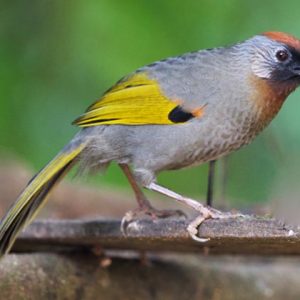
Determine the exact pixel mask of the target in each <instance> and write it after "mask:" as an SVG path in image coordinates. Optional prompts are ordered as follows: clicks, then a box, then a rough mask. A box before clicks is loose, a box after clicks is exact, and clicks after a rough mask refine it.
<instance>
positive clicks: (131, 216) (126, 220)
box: [121, 206, 187, 236]
mask: <svg viewBox="0 0 300 300" xmlns="http://www.w3.org/2000/svg"><path fill="white" fill-rule="evenodd" d="M145 217H146V218H151V219H152V220H155V219H159V218H182V217H184V219H187V215H186V214H185V213H184V212H183V211H181V210H159V209H155V208H154V207H152V206H150V207H149V206H147V207H143V208H138V209H136V210H133V211H128V212H127V213H126V214H125V216H124V217H123V219H122V221H121V232H122V233H123V235H125V236H126V235H127V228H128V226H129V224H130V223H133V222H134V221H136V220H139V219H145Z"/></svg>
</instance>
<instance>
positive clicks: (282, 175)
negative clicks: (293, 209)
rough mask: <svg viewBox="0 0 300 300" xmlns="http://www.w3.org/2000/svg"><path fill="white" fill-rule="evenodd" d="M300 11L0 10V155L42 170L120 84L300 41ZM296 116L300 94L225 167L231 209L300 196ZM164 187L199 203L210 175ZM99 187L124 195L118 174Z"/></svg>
mask: <svg viewBox="0 0 300 300" xmlns="http://www.w3.org/2000/svg"><path fill="white" fill-rule="evenodd" d="M299 8H300V3H299V1H296V0H295V1H288V2H282V1H279V0H278V1H277V0H273V1H258V0H256V1H238V0H226V1H212V0H206V1H195V0H186V1H184V2H183V1H178V0H173V1H169V0H168V1H167V0H165V1H164V0H151V1H148V0H139V1H137V0H136V1H133V0H131V1H121V0H119V1H116V0H115V1H114V0H85V1H84V0H74V1H58V0H51V1H47V0H32V1H29V2H28V1H21V0H15V1H1V5H0V147H1V148H0V151H1V152H0V153H1V155H2V156H5V155H7V153H13V154H14V155H16V156H17V157H20V158H22V159H24V160H25V161H28V163H29V164H32V166H33V168H35V169H36V170H38V169H39V168H40V167H41V166H42V165H44V164H45V163H46V162H47V161H48V160H50V159H51V158H52V157H53V156H54V155H55V154H56V152H57V151H58V150H59V149H60V148H61V147H62V146H63V145H64V144H66V143H67V142H68V141H69V140H70V138H71V137H72V136H73V134H74V133H75V132H76V131H77V128H75V127H73V126H72V125H71V122H72V121H73V119H75V118H76V117H77V116H78V115H80V114H81V113H82V112H83V111H84V110H85V109H86V107H87V106H88V105H89V104H90V103H92V102H93V101H95V100H96V99H97V98H98V97H99V96H100V95H101V94H102V92H104V91H105V90H106V89H107V88H109V87H110V86H111V85H112V84H113V83H114V82H115V81H117V80H118V79H119V78H121V77H122V76H123V75H125V74H127V73H128V72H131V71H133V70H134V69H136V68H138V67H140V66H142V65H145V64H148V63H151V62H153V61H155V60H158V59H162V58H165V57H168V56H174V55H177V54H181V53H184V52H188V51H192V50H197V49H201V48H210V47H215V46H221V45H225V44H231V43H235V42H237V41H240V40H243V39H246V38H248V37H250V36H252V35H254V34H257V33H260V32H263V31H268V30H280V31H286V32H289V33H291V34H293V35H296V36H299V37H300V26H299V25H300V21H299ZM299 113H300V91H297V92H295V93H294V94H293V95H292V96H291V97H290V98H289V100H288V101H287V103H286V104H285V106H284V107H283V109H282V110H281V112H280V114H279V116H278V117H277V118H276V119H275V120H274V121H273V123H272V125H271V126H270V127H269V128H268V129H267V130H266V131H265V132H264V133H263V134H262V135H261V136H260V137H259V138H258V139H257V140H256V141H255V142H254V143H253V144H251V145H250V146H248V147H246V148H244V149H242V150H241V151H239V152H237V153H234V154H232V155H231V156H230V157H229V159H228V161H227V188H226V198H227V199H229V200H230V201H231V204H232V205H237V206H239V205H240V206H241V205H247V206H248V205H249V204H251V203H252V204H253V203H257V202H262V201H267V200H268V199H269V198H272V197H277V195H279V193H278V189H279V190H280V191H282V189H286V190H287V191H288V190H289V189H291V188H292V186H293V188H296V189H297V188H298V183H297V178H298V177H297V174H299V171H298V169H299V170H300V158H299V150H300V137H299V131H300V122H299ZM219 170H220V165H219ZM218 173H220V171H219V172H218ZM218 178H219V182H218V185H217V187H216V188H217V192H218V193H219V194H220V190H221V184H220V174H218ZM99 181H100V183H99ZM159 181H160V182H161V183H163V184H164V185H167V186H168V187H170V188H173V189H175V190H176V191H178V192H182V193H185V194H187V195H190V196H193V197H198V198H200V197H203V196H204V195H205V192H206V182H207V165H205V166H204V165H203V166H200V167H197V168H193V169H189V170H181V171H176V172H168V173H167V172H166V173H163V174H161V175H160V177H159ZM92 184H95V180H93V181H92ZM97 184H98V185H100V186H101V185H110V186H114V187H115V186H116V185H118V186H119V187H121V188H125V187H128V184H127V183H126V181H125V179H124V178H123V175H122V174H121V172H120V171H119V170H118V169H117V168H116V166H113V167H112V168H110V170H109V171H108V173H107V176H102V177H101V179H99V178H97ZM279 187H280V188H279ZM246 203H247V204H246Z"/></svg>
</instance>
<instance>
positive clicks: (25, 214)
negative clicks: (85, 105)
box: [0, 144, 84, 258]
mask: <svg viewBox="0 0 300 300" xmlns="http://www.w3.org/2000/svg"><path fill="white" fill-rule="evenodd" d="M83 148H84V145H82V144H81V145H79V146H76V147H72V149H67V148H65V150H63V151H62V152H60V153H59V154H58V155H57V156H56V157H54V159H53V160H51V161H50V162H49V163H48V164H47V165H46V166H45V167H44V168H43V169H42V170H41V171H40V172H39V173H38V174H36V175H35V177H33V178H32V179H31V181H30V182H29V183H28V185H27V187H26V188H25V189H24V191H23V192H22V193H21V195H20V196H19V198H18V199H17V200H16V202H15V203H14V204H13V206H12V207H11V209H10V210H9V211H8V212H7V214H6V215H5V216H4V218H3V219H2V221H1V224H0V258H1V257H2V256H3V255H5V254H6V253H7V252H9V250H10V248H11V247H12V245H13V243H14V241H15V239H16V237H17V235H18V233H19V232H20V231H21V230H22V229H23V228H24V226H26V225H28V224H29V223H30V222H31V220H32V219H33V218H34V217H35V215H36V214H37V213H38V211H39V210H40V209H41V208H42V206H43V205H44V204H45V202H46V199H47V195H48V194H49V192H50V191H51V189H52V188H53V187H54V186H55V184H56V183H57V182H59V180H61V179H62V178H63V177H64V175H66V173H67V171H69V170H70V169H71V168H72V166H73V165H74V163H75V162H76V158H77V157H78V155H79V154H80V153H81V151H82V150H83Z"/></svg>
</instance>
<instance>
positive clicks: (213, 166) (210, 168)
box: [206, 160, 216, 206]
mask: <svg viewBox="0 0 300 300" xmlns="http://www.w3.org/2000/svg"><path fill="white" fill-rule="evenodd" d="M215 169H216V161H215V160H212V161H210V162H209V164H208V183H207V194H206V205H208V206H212V202H213V192H214V179H215Z"/></svg>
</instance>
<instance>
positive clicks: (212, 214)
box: [146, 182, 243, 242]
mask: <svg viewBox="0 0 300 300" xmlns="http://www.w3.org/2000/svg"><path fill="white" fill-rule="evenodd" d="M146 188H148V189H149V190H152V191H156V192H158V193H161V194H163V195H166V196H169V197H170V198H173V199H175V200H177V201H178V202H180V203H182V204H185V205H187V206H189V207H191V208H193V209H195V210H196V211H198V212H200V215H199V216H198V217H197V218H196V219H195V220H193V221H192V222H191V223H190V224H189V225H188V228H187V230H188V232H189V234H190V236H191V237H192V238H193V239H194V240H196V241H198V242H206V241H208V240H209V239H205V238H204V239H203V238H199V237H198V236H197V233H198V227H199V226H200V225H201V223H202V222H203V221H205V220H207V219H210V218H212V219H227V218H237V217H241V216H243V215H241V214H232V213H223V212H221V211H219V210H216V209H214V208H211V207H208V206H204V205H203V204H201V203H199V202H198V201H195V200H193V199H190V198H187V197H184V196H182V195H180V194H177V193H175V192H173V191H171V190H169V189H167V188H165V187H162V186H160V185H158V184H156V183H154V182H152V183H150V184H149V185H148V186H146Z"/></svg>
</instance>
